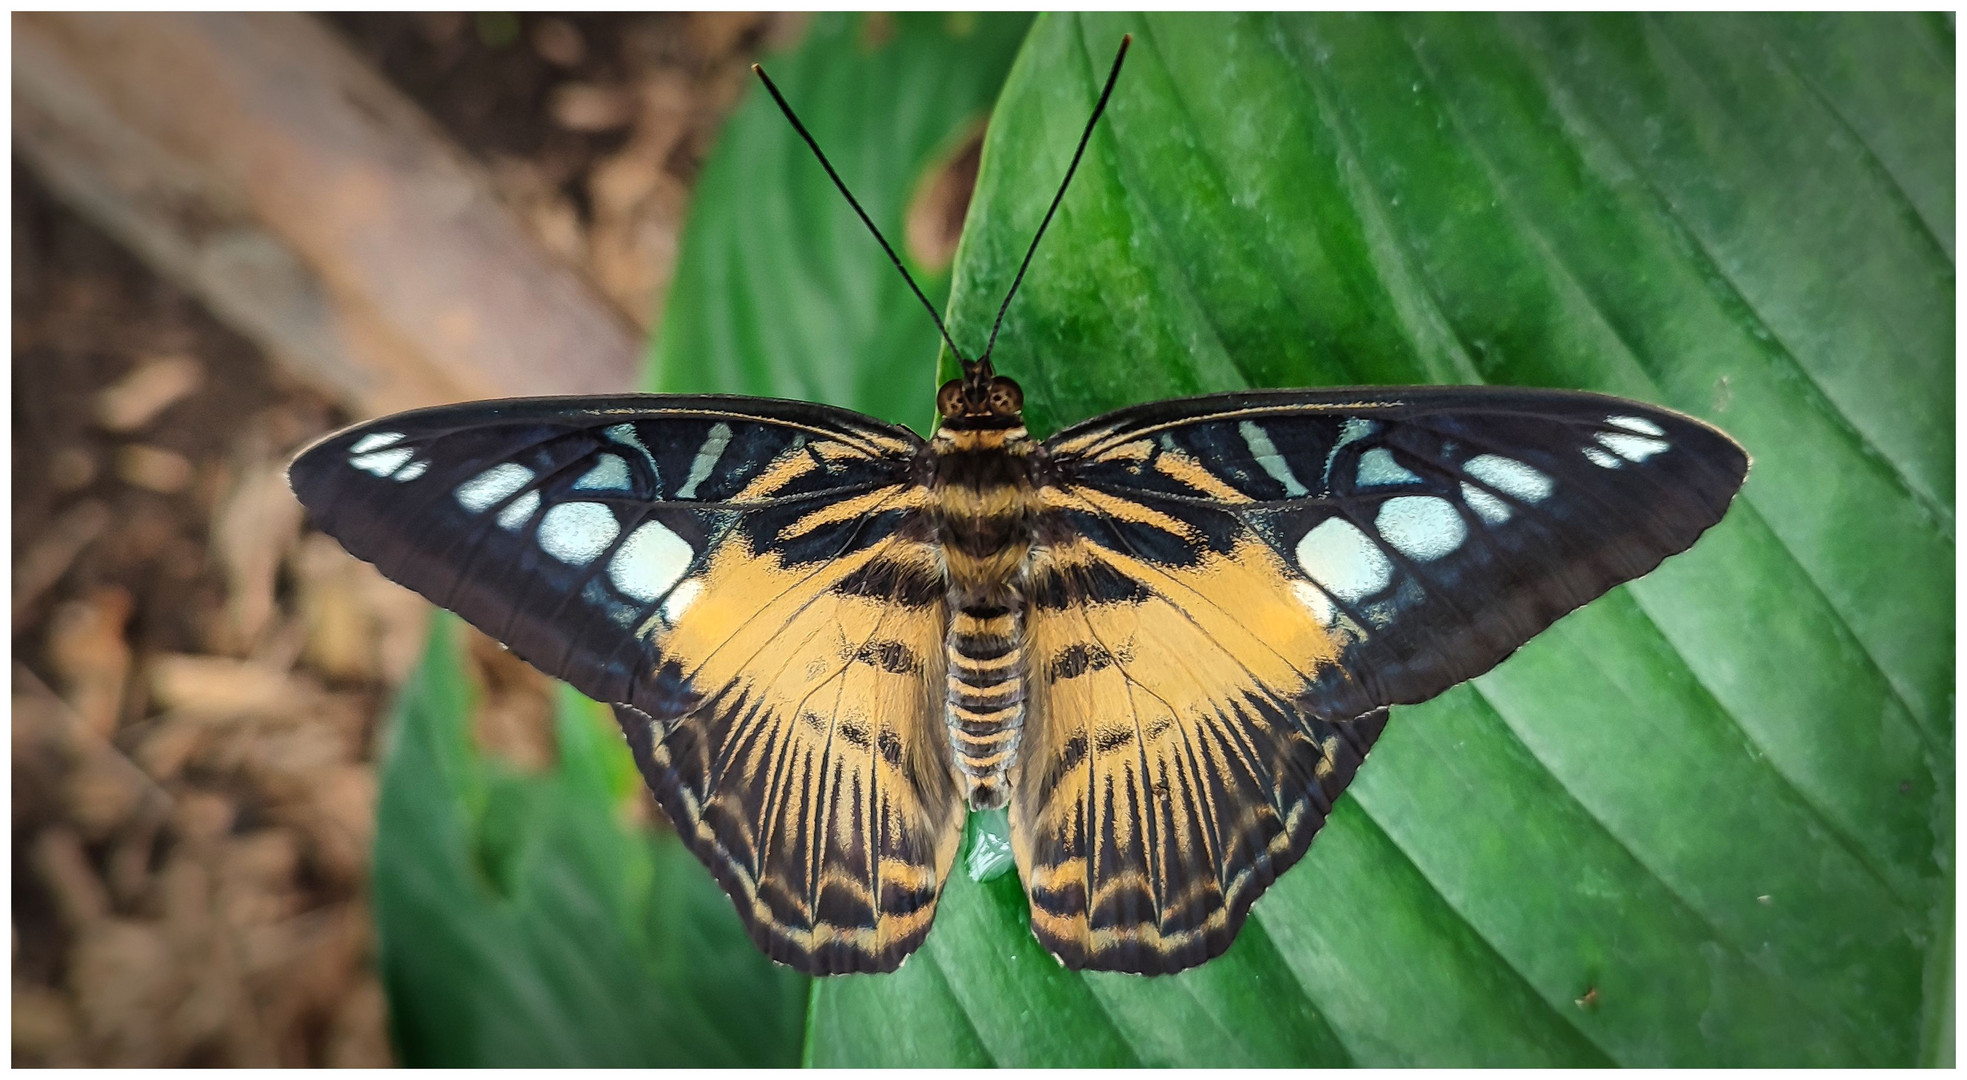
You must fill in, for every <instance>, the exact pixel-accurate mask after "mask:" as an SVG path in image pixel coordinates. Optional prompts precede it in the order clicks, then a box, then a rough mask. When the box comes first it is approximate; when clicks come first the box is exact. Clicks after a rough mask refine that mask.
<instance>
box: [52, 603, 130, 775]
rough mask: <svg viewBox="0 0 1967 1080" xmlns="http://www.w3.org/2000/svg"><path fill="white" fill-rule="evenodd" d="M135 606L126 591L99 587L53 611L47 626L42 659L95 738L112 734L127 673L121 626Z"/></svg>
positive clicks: (127, 648) (126, 645) (127, 651)
mask: <svg viewBox="0 0 1967 1080" xmlns="http://www.w3.org/2000/svg"><path fill="white" fill-rule="evenodd" d="M134 606H135V601H134V600H132V599H131V597H130V594H129V592H128V591H127V590H125V589H123V588H122V587H121V586H117V585H105V586H103V587H102V588H99V589H97V590H96V591H95V592H92V593H90V594H89V595H88V596H86V597H84V598H82V599H80V600H71V601H69V602H68V603H66V604H63V605H61V606H60V607H59V608H57V609H55V613H54V615H53V617H52V618H51V619H50V620H49V622H50V625H49V627H48V659H49V661H50V662H51V663H52V664H53V665H54V668H55V674H56V677H57V678H58V679H59V680H60V682H61V689H62V695H63V700H65V701H67V702H68V705H69V707H70V708H71V709H73V710H75V714H76V716H77V717H78V718H80V720H81V722H82V726H83V727H84V728H85V729H86V730H87V731H88V733H89V734H90V735H91V736H93V737H94V738H96V739H99V740H100V739H107V738H109V736H110V735H111V734H112V733H113V732H115V730H116V727H117V722H118V720H119V719H120V718H121V716H122V710H123V693H124V688H125V686H126V684H127V683H128V681H129V676H130V646H129V643H128V642H127V641H125V640H124V628H125V626H126V625H127V624H128V623H129V621H130V612H131V610H132V608H133V607H134Z"/></svg>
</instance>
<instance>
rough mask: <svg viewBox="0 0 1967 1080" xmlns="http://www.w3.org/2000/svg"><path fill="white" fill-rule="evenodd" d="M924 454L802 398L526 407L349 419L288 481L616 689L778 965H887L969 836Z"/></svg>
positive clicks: (683, 821)
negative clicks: (950, 738) (944, 706)
mask: <svg viewBox="0 0 1967 1080" xmlns="http://www.w3.org/2000/svg"><path fill="white" fill-rule="evenodd" d="M919 447H920V441H919V440H917V439H916V438H915V436H914V435H912V434H910V433H909V432H907V431H906V430H904V429H899V428H889V427H886V426H882V425H878V424H875V423H874V422H872V421H869V420H867V419H865V418H862V417H859V416H857V415H855V414H852V413H847V412H844V411H842V410H836V409H828V408H824V407H820V406H812V405H802V404H798V403H790V402H770V401H758V400H753V399H731V398H677V397H620V398H606V399H528V400H524V401H510V402H486V403H476V404H471V405H462V406H452V407H445V408H439V409H430V410H423V411H419V412H413V413H405V414H401V415H398V416H394V417H388V418H385V419H382V420H378V421H374V422H372V423H369V424H365V425H362V426H360V427H357V428H352V429H350V430H348V431H344V432H341V433H338V434H336V435H334V436H330V437H329V438H327V439H325V440H323V441H322V442H320V443H318V444H316V445H315V446H314V447H312V448H310V449H309V450H308V451H307V452H305V453H304V454H302V455H301V457H300V458H299V459H297V460H296V461H295V463H294V465H293V467H292V469H291V470H290V473H289V478H290V481H291V483H292V484H293V487H294V490H295V492H296V493H297V494H298V495H299V496H300V498H301V501H302V502H303V503H305V504H306V505H307V506H308V508H309V510H310V511H311V512H312V513H313V516H314V518H315V520H316V521H317V522H318V523H319V524H320V525H321V527H322V528H323V529H324V530H325V531H327V532H328V533H329V534H330V535H333V536H334V537H336V539H338V540H340V541H341V542H342V543H343V545H344V546H346V547H347V548H348V549H349V550H350V551H351V552H352V553H354V554H355V555H357V556H358V557H360V558H364V559H367V560H369V561H371V562H373V563H375V564H376V565H377V566H378V567H379V568H380V569H381V570H382V571H383V572H384V573H385V574H386V575H388V576H389V577H391V578H392V579H394V580H396V581H399V582H401V583H403V584H405V585H407V586H409V587H410V588H412V589H415V590H416V591H418V592H420V593H422V594H423V595H425V596H426V597H429V598H430V599H431V600H432V601H434V602H436V603H437V604H439V605H441V606H443V607H447V608H450V609H451V610H453V611H456V612H458V613H459V614H460V615H462V616H463V617H464V618H465V619H466V620H467V621H469V622H471V623H472V624H473V625H475V626H477V627H479V628H480V629H482V630H484V631H486V632H487V633H488V634H491V635H492V636H493V637H495V638H498V639H499V640H500V641H502V642H504V643H505V644H507V645H508V646H509V647H510V648H511V649H512V650H513V651H514V652H515V653H517V654H518V655H519V656H521V657H523V658H525V659H527V660H529V661H531V662H532V663H533V664H535V665H536V666H538V667H540V668H541V669H542V670H545V671H547V672H548V673H550V674H553V675H556V676H558V677H560V678H563V679H566V680H567V681H568V682H570V683H572V684H573V685H574V686H575V687H576V688H578V689H579V690H581V691H582V692H583V693H586V694H588V695H589V696H591V697H594V698H596V699H597V700H600V701H606V702H612V703H615V704H616V706H617V707H616V714H617V716H618V718H619V719H620V720H621V722H622V725H623V729H624V731H625V733H626V734H627V736H628V739H629V742H630V745H631V747H632V748H633V749H634V751H635V755H636V759H637V762H638V764H639V765H640V767H641V769H642V772H643V775H644V776H645V778H646V779H647V780H648V782H649V785H650V787H651V789H652V790H653V791H654V792H655V794H656V797H657V799H658V801H659V802H660V803H661V804H662V806H663V807H664V809H665V810H666V811H668V813H669V815H670V817H671V818H672V820H674V822H675V823H676V826H677V830H678V832H679V834H681V835H682V837H683V839H684V840H685V842H686V843H688V844H689V845H690V846H691V848H692V849H693V850H694V851H696V853H697V854H698V856H699V857H701V858H702V859H703V860H704V862H705V863H706V865H708V866H709V867H710V869H711V870H712V872H713V873H715V874H716V875H717V877H718V880H719V881H720V882H721V883H722V884H723V886H724V888H725V890H726V891H727V892H728V893H730V895H731V897H732V900H733V902H734V903H735V904H736V905H737V908H738V911H739V913H740V915H741V916H743V917H744V919H745V922H746V924H747V925H748V927H749V928H750V930H751V933H752V936H753V938H754V939H755V940H756V941H757V942H758V943H759V945H760V947H761V948H763V949H764V950H765V951H766V952H767V953H768V954H770V955H771V956H773V957H774V958H775V959H778V960H781V961H783V962H785V963H788V964H791V965H793V966H795V967H798V968H800V969H801V970H804V971H809V972H835V971H862V970H868V971H874V970H888V969H892V968H893V967H895V966H896V965H897V964H899V963H900V961H901V959H902V957H903V956H905V955H906V954H907V953H908V952H909V951H910V950H911V949H913V948H914V947H915V946H916V945H917V944H919V943H920V941H921V938H922V935H923V934H925V933H926V932H927V929H928V923H929V919H930V918H931V916H932V914H933V910H934V904H935V899H936V896H937V894H938V891H939V889H940V883H941V881H942V879H943V876H944V875H945V873H946V871H947V869H948V866H949V863H950V861H951V860H952V859H953V858H954V854H955V848H956V845H957V841H958V839H959V837H960V833H961V824H962V817H961V814H962V808H961V802H960V798H959V796H958V794H957V791H956V788H955V786H954V784H953V782H952V780H951V777H950V765H949V761H948V751H947V746H946V740H944V739H943V738H942V733H941V725H940V719H941V712H940V690H941V687H942V683H943V671H942V664H943V659H942V636H943V628H944V623H945V621H946V616H945V612H944V610H943V606H942V603H943V602H942V594H941V591H940V589H939V588H938V587H936V586H937V580H938V579H937V578H936V574H937V569H936V565H935V562H934V559H933V551H932V549H931V548H930V547H928V546H927V545H926V544H925V543H924V540H923V537H924V536H925V535H926V533H925V531H924V526H923V525H922V524H921V522H922V518H921V514H920V511H921V508H922V503H923V500H924V499H925V497H926V496H925V493H924V491H923V489H922V488H920V487H919V486H917V485H916V484H914V483H913V482H912V480H911V475H912V473H911V470H912V468H913V462H914V458H915V454H916V452H917V450H918V449H919Z"/></svg>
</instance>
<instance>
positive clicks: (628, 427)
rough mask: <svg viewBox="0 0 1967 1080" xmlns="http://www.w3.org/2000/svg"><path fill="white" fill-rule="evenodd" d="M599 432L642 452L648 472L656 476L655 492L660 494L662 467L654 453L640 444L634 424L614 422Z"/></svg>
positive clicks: (639, 437) (640, 440)
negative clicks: (612, 425)
mask: <svg viewBox="0 0 1967 1080" xmlns="http://www.w3.org/2000/svg"><path fill="white" fill-rule="evenodd" d="M601 434H603V435H606V436H607V437H608V438H610V439H613V440H614V441H615V442H618V443H620V444H621V445H623V446H632V447H634V448H635V449H637V450H639V451H641V452H642V457H643V459H644V460H646V461H647V462H648V463H649V474H650V475H652V476H654V477H655V478H656V494H657V495H658V496H660V495H661V494H662V468H661V467H660V466H658V465H657V464H656V455H654V454H651V453H650V452H649V448H648V447H646V446H644V445H642V439H641V436H638V435H637V434H635V425H634V424H616V425H615V426H614V427H611V428H605V429H603V430H602V432H601Z"/></svg>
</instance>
